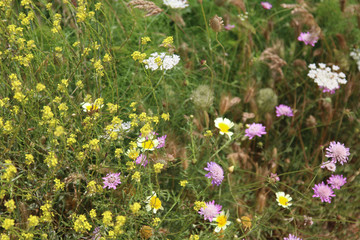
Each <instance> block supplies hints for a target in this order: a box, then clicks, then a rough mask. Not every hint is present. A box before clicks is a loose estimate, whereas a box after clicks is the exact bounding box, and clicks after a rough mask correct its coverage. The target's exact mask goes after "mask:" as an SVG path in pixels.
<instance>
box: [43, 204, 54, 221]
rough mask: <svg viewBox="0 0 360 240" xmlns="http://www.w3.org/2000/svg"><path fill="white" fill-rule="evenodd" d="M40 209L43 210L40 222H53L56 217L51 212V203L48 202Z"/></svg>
mask: <svg viewBox="0 0 360 240" xmlns="http://www.w3.org/2000/svg"><path fill="white" fill-rule="evenodd" d="M40 209H41V210H42V216H41V218H40V221H41V222H51V221H52V216H53V215H54V214H53V213H52V212H51V202H50V201H47V202H46V203H45V204H44V205H42V206H41V207H40Z"/></svg>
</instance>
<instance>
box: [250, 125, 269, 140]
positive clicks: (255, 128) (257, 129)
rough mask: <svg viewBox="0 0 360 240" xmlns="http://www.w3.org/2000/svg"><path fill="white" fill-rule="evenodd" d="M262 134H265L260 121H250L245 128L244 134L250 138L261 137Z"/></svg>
mask: <svg viewBox="0 0 360 240" xmlns="http://www.w3.org/2000/svg"><path fill="white" fill-rule="evenodd" d="M263 134H266V132H265V126H263V125H262V124H261V123H252V124H250V125H249V127H248V128H247V129H245V136H247V137H249V139H250V140H251V139H253V137H255V136H258V137H261V135H263Z"/></svg>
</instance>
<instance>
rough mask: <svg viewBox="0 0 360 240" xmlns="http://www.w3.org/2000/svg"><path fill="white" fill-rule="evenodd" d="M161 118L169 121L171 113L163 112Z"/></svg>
mask: <svg viewBox="0 0 360 240" xmlns="http://www.w3.org/2000/svg"><path fill="white" fill-rule="evenodd" d="M161 118H162V119H164V120H165V121H169V120H170V114H169V113H163V114H161Z"/></svg>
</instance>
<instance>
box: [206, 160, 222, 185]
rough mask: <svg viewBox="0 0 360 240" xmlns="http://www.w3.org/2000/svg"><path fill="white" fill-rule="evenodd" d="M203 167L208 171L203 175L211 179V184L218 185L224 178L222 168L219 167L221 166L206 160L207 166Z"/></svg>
mask: <svg viewBox="0 0 360 240" xmlns="http://www.w3.org/2000/svg"><path fill="white" fill-rule="evenodd" d="M204 169H205V170H206V171H209V173H208V174H206V175H205V177H207V178H210V179H212V181H211V183H212V185H217V186H219V185H220V184H221V182H222V180H223V179H224V170H223V169H222V168H221V166H220V165H219V164H217V163H215V162H208V163H207V167H206V168H204Z"/></svg>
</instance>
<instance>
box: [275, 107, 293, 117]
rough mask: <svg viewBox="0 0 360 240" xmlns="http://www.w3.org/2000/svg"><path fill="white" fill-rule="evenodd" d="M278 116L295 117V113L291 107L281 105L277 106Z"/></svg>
mask: <svg viewBox="0 0 360 240" xmlns="http://www.w3.org/2000/svg"><path fill="white" fill-rule="evenodd" d="M276 116H277V117H281V116H287V117H293V116H294V113H293V110H292V109H291V107H289V106H286V105H284V104H280V105H279V106H276Z"/></svg>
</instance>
